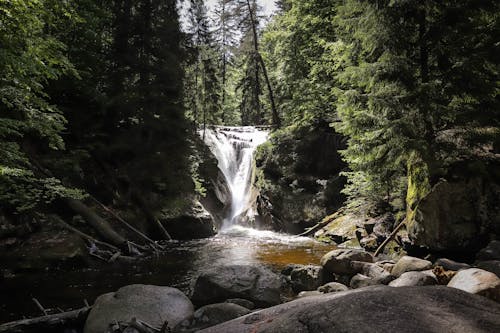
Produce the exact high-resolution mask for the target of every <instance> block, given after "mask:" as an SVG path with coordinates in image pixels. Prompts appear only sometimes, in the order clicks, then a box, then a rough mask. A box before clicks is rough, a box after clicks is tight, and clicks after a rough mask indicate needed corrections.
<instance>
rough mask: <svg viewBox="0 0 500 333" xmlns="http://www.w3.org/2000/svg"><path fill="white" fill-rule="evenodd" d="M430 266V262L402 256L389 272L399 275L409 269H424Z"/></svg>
mask: <svg viewBox="0 0 500 333" xmlns="http://www.w3.org/2000/svg"><path fill="white" fill-rule="evenodd" d="M431 268H432V262H430V261H428V260H424V259H420V258H415V257H410V256H404V257H401V258H400V259H399V260H398V262H397V263H396V265H394V267H393V268H392V271H391V274H392V275H394V276H396V277H399V276H401V274H403V273H406V272H411V271H425V270H428V269H431Z"/></svg>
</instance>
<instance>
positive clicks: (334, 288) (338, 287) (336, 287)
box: [317, 282, 349, 294]
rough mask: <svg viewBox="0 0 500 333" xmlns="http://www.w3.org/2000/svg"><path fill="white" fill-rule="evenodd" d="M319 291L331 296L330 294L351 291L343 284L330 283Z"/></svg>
mask: <svg viewBox="0 0 500 333" xmlns="http://www.w3.org/2000/svg"><path fill="white" fill-rule="evenodd" d="M317 290H318V291H319V292H320V293H323V294H329V293H336V292H339V291H347V290H349V287H347V286H346V285H343V284H342V283H338V282H329V283H327V284H325V285H322V286H321V287H319V288H318V289H317Z"/></svg>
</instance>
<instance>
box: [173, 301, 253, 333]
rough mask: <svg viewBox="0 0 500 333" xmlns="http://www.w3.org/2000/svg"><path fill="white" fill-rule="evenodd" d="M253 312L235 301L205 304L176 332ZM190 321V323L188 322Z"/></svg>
mask: <svg viewBox="0 0 500 333" xmlns="http://www.w3.org/2000/svg"><path fill="white" fill-rule="evenodd" d="M249 313H251V311H250V310H248V309H247V308H245V307H242V306H240V305H237V304H234V303H218V304H210V305H205V306H203V307H201V308H199V309H198V310H196V311H195V313H194V315H193V318H192V320H191V321H190V322H183V323H181V324H179V325H178V326H177V327H176V328H175V329H174V332H194V331H196V330H199V329H203V328H207V327H211V326H214V325H217V324H220V323H224V322H226V321H229V320H232V319H235V318H238V317H241V316H244V315H247V314H249ZM188 323H189V324H188Z"/></svg>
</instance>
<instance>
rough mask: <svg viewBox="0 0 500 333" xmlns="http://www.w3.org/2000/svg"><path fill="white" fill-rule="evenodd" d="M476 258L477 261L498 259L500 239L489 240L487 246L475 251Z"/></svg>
mask: <svg viewBox="0 0 500 333" xmlns="http://www.w3.org/2000/svg"><path fill="white" fill-rule="evenodd" d="M476 258H477V260H478V261H485V260H500V241H498V240H494V241H491V242H490V243H489V244H488V246H486V247H485V248H484V249H482V250H481V251H479V252H478V253H477V256H476Z"/></svg>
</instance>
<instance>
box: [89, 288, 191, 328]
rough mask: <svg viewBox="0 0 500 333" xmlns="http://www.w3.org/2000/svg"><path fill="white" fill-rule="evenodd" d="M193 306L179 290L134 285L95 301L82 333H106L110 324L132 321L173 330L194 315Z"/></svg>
mask: <svg viewBox="0 0 500 333" xmlns="http://www.w3.org/2000/svg"><path fill="white" fill-rule="evenodd" d="M193 311H194V309H193V304H192V303H191V301H190V300H189V299H188V298H187V297H186V295H184V294H183V293H182V292H181V291H180V290H178V289H175V288H170V287H158V286H149V285H141V284H135V285H130V286H126V287H123V288H120V289H119V290H118V291H116V292H114V293H108V294H104V295H101V296H99V297H98V298H97V300H96V301H95V303H94V305H93V306H92V310H91V311H90V314H89V316H88V318H87V321H86V322H85V328H84V333H105V332H108V328H109V325H110V324H113V323H115V322H130V321H131V320H132V318H136V319H138V320H142V321H144V322H146V323H148V324H149V325H152V326H155V327H162V326H163V324H164V323H165V322H168V327H169V328H170V329H173V328H174V327H175V326H176V325H177V324H179V323H180V322H182V321H183V320H185V319H187V318H189V317H191V316H192V315H193Z"/></svg>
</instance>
